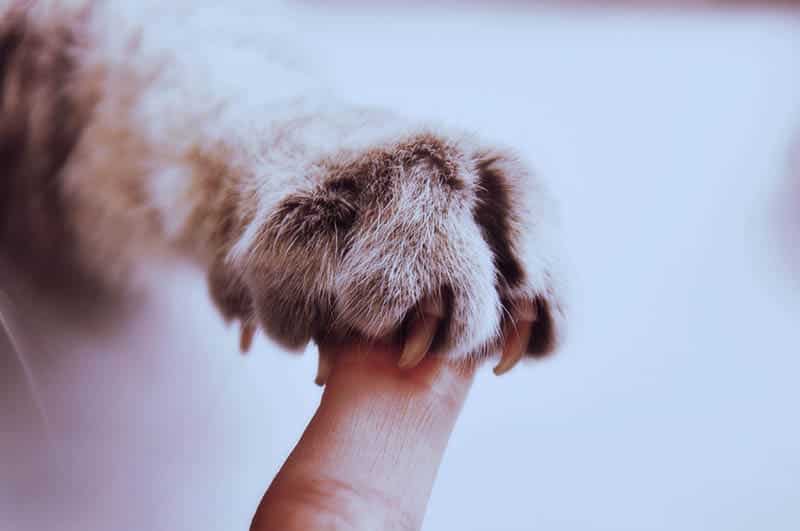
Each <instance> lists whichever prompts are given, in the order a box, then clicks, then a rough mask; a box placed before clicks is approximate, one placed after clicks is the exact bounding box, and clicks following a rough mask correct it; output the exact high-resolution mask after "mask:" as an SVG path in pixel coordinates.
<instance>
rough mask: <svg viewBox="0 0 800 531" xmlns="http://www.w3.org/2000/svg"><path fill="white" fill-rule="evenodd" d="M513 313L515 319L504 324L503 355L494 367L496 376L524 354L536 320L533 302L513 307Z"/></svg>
mask: <svg viewBox="0 0 800 531" xmlns="http://www.w3.org/2000/svg"><path fill="white" fill-rule="evenodd" d="M514 314H515V315H516V317H515V319H513V320H512V321H511V322H510V323H509V324H508V325H507V326H506V333H505V342H504V344H503V355H502V357H501V358H500V362H499V363H498V364H497V365H496V366H495V368H494V373H495V374H496V375H497V376H500V375H502V374H505V373H507V372H508V371H510V370H511V369H513V368H514V366H515V365H516V364H517V363H519V360H521V359H522V356H524V355H525V351H526V350H527V348H528V342H529V341H530V339H531V330H532V329H533V322H534V321H535V320H536V308H534V306H533V304H531V303H529V302H526V303H523V304H521V305H519V307H517V308H515V309H514Z"/></svg>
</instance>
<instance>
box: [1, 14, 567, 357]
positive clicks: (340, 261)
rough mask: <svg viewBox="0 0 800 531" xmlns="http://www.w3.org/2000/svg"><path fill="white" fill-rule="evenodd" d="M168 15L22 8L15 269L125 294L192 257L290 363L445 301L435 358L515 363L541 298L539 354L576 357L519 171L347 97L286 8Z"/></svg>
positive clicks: (12, 190)
mask: <svg viewBox="0 0 800 531" xmlns="http://www.w3.org/2000/svg"><path fill="white" fill-rule="evenodd" d="M160 4H165V3H162V2H154V1H141V2H124V1H122V0H120V1H114V0H109V1H106V2H102V1H99V0H98V1H81V2H68V1H62V2H52V1H45V0H42V1H39V2H21V1H15V2H5V3H4V6H3V7H2V13H3V14H2V22H0V168H2V170H0V171H1V172H2V173H0V253H1V254H2V255H3V256H4V258H5V259H8V260H12V261H14V262H15V263H17V264H18V265H19V266H20V268H21V269H25V270H27V271H30V272H32V274H34V275H35V277H36V278H37V282H42V283H44V282H48V283H55V284H57V283H58V282H64V281H65V279H69V280H68V281H69V282H73V281H74V278H75V277H80V278H82V279H89V280H87V281H91V282H95V283H98V284H100V285H103V286H105V287H107V288H108V289H119V288H121V287H125V286H128V285H130V284H131V280H130V279H131V278H133V277H135V275H134V274H133V272H134V271H137V270H139V269H141V268H146V266H147V264H148V262H149V260H150V259H151V258H153V257H157V256H176V257H184V258H189V259H191V260H192V261H194V262H195V263H196V264H197V265H198V267H201V268H203V269H204V270H205V271H207V274H208V279H209V289H210V293H211V296H212V299H213V301H214V302H215V303H216V305H217V307H218V308H219V310H220V311H221V313H222V315H223V316H224V317H225V318H226V319H237V320H240V321H242V322H243V323H245V324H248V325H250V326H258V327H260V328H263V330H265V331H266V333H268V334H269V335H270V336H271V337H273V338H274V339H276V340H278V341H279V342H280V343H282V344H283V345H285V346H286V347H288V348H300V347H302V346H303V345H305V344H306V343H307V342H308V341H309V340H312V339H316V340H319V339H321V338H324V337H328V336H331V335H336V336H338V335H346V334H351V333H359V334H365V335H367V336H371V337H380V336H385V335H388V334H393V333H397V332H398V331H401V332H402V330H403V329H404V327H405V326H407V324H408V322H409V319H411V317H412V316H413V315H414V312H415V311H417V309H418V304H419V303H420V301H421V300H423V299H425V298H430V297H437V298H438V299H439V300H441V301H443V304H444V305H445V307H446V312H445V314H446V317H445V319H444V323H443V325H442V327H441V328H440V330H439V331H438V332H437V333H436V337H435V338H434V344H433V350H434V351H437V352H440V353H443V354H446V355H448V356H450V357H452V358H453V359H478V358H481V357H485V356H487V355H488V354H490V353H491V352H493V351H495V350H496V349H498V348H499V347H500V345H501V342H502V336H503V331H504V330H506V326H505V325H506V324H507V323H506V321H507V320H508V316H509V315H512V314H513V313H514V310H515V308H516V307H517V306H520V305H523V306H524V305H527V307H531V306H532V307H533V308H534V312H535V317H536V319H535V323H534V327H533V333H532V335H531V338H530V341H529V343H528V345H527V348H526V352H527V353H528V354H530V355H534V356H540V355H544V354H547V353H548V352H551V351H552V350H553V349H554V348H555V346H556V345H557V343H558V339H559V337H560V336H561V334H562V328H563V321H564V308H563V303H562V300H561V291H562V283H563V280H562V278H561V265H560V263H559V254H560V253H559V251H558V248H559V238H558V231H557V226H556V225H557V223H556V217H557V214H556V212H555V208H554V205H553V201H552V199H551V198H550V196H549V195H548V193H547V190H546V189H545V188H544V186H543V184H542V183H541V181H540V180H539V179H538V178H537V177H536V176H535V175H534V174H533V173H532V172H531V171H530V170H529V169H528V166H527V165H525V164H523V163H522V162H520V160H519V159H518V157H517V156H515V155H514V154H513V153H512V152H511V151H509V150H507V149H505V148H497V147H493V146H487V145H484V144H483V143H482V142H481V141H480V140H479V139H478V138H476V137H474V136H472V135H469V134H465V133H461V132H457V131H449V130H446V129H444V128H442V127H439V126H431V125H427V124H417V123H412V122H410V121H408V120H405V119H403V118H402V117H398V116H395V115H393V114H391V113H388V112H384V111H381V110H378V109H372V108H364V107H356V106H352V105H349V104H342V103H339V102H337V101H336V100H335V99H333V98H332V97H331V96H330V95H329V93H328V91H326V90H325V89H324V87H322V86H321V84H320V82H319V81H318V80H316V79H315V78H314V76H313V74H312V73H310V72H309V71H307V70H306V69H305V67H304V66H302V61H299V60H296V58H295V57H293V56H292V55H291V54H287V52H286V50H285V46H284V44H283V42H285V40H283V39H282V38H277V37H275V38H274V39H273V37H274V35H273V32H272V31H271V30H272V28H273V27H275V33H276V34H281V32H283V33H286V32H287V31H289V29H287V28H290V27H291V24H290V23H289V22H286V23H285V25H284V22H283V21H284V20H287V21H288V20H290V19H288V18H284V14H283V13H282V11H281V10H280V9H279V8H276V7H273V6H269V7H268V8H263V3H260V2H252V3H249V2H246V1H243V2H242V6H241V10H238V11H237V13H229V12H226V11H225V9H226V8H225V7H224V6H222V4H223V3H219V2H214V3H212V2H203V1H197V2H171V3H168V4H169V5H168V6H164V5H160ZM261 9H265V10H266V14H263V15H260V18H259V17H256V16H253V13H255V12H256V11H257V10H261ZM258 12H259V13H260V11H258ZM248 20H251V21H252V20H256V21H259V24H257V25H256V26H257V27H255V28H252V29H251V30H249V32H248V30H246V29H244V28H246V22H247V21H248ZM267 22H268V24H267ZM252 25H253V24H252V22H250V26H252ZM265 28H268V29H265ZM504 323H505V324H504Z"/></svg>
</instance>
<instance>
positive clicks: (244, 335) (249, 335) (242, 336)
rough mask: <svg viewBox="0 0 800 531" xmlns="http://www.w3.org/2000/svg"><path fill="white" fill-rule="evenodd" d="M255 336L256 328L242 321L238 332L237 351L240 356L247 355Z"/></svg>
mask: <svg viewBox="0 0 800 531" xmlns="http://www.w3.org/2000/svg"><path fill="white" fill-rule="evenodd" d="M255 335H256V327H255V325H254V324H253V323H251V322H246V321H242V324H241V328H240V330H239V350H240V351H241V353H242V354H247V353H248V352H249V351H250V347H251V346H252V345H253V336H255Z"/></svg>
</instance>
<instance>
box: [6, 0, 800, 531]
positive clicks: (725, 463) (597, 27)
mask: <svg viewBox="0 0 800 531" xmlns="http://www.w3.org/2000/svg"><path fill="white" fill-rule="evenodd" d="M315 13H316V12H315ZM311 17H312V22H311V26H310V28H311V30H312V31H311V32H310V33H311V34H312V35H314V42H313V43H312V44H313V45H319V48H320V49H321V51H320V53H321V54H323V55H319V56H317V62H318V63H320V64H321V65H322V66H323V67H324V68H325V70H326V71H327V72H328V73H329V75H330V76H331V78H332V79H333V80H334V83H335V84H336V85H338V87H339V88H340V89H341V91H342V92H343V93H344V94H348V95H349V97H351V98H352V99H353V100H355V101H358V102H362V103H375V104H383V105H389V106H391V107H393V108H395V109H398V110H401V111H403V112H407V113H410V114H414V115H418V116H420V117H425V118H440V119H442V120H445V121H447V122H448V123H451V124H455V125H461V126H465V127H468V128H471V129H474V130H476V131H479V132H481V133H483V134H484V135H485V136H488V137H489V138H494V139H498V140H501V141H504V142H507V143H510V144H512V145H515V146H517V147H518V148H519V149H521V150H523V151H524V152H526V153H527V154H528V155H529V157H530V158H531V159H532V160H534V161H536V164H537V168H538V170H539V171H540V173H541V174H542V175H544V176H545V177H546V178H547V179H548V180H549V181H550V182H552V185H553V188H554V190H555V191H556V192H557V195H558V196H559V197H560V198H561V202H562V205H563V210H564V218H565V221H566V239H567V247H568V249H569V252H570V258H571V262H572V263H573V264H574V270H575V272H574V275H573V277H574V282H573V289H572V291H573V299H572V300H573V304H572V309H573V312H572V318H571V327H570V331H571V333H570V341H569V343H568V345H567V347H566V348H565V349H564V350H563V351H562V352H561V353H560V354H559V355H558V356H557V357H556V358H554V359H552V360H550V361H547V362H543V363H539V364H532V365H528V366H526V367H523V368H518V369H517V370H515V371H513V372H512V373H511V374H510V375H508V376H505V377H503V378H495V377H494V376H492V375H491V372H490V371H488V370H483V371H482V372H481V373H480V374H479V376H478V379H477V382H476V385H475V387H474V389H473V391H472V393H471V395H470V398H469V400H468V402H467V404H466V407H465V409H464V412H463V415H462V417H461V419H460V421H459V423H458V425H457V427H456V430H455V433H454V435H453V438H452V443H451V445H450V447H449V449H448V452H447V454H446V456H445V459H444V462H443V465H442V468H441V471H440V474H439V479H438V482H437V484H436V487H435V490H434V493H433V498H432V500H431V503H430V507H429V511H428V516H427V520H426V524H425V529H426V530H446V529H447V530H449V529H458V530H487V531H489V530H491V531H502V530H538V529H541V530H548V531H577V530H580V531H589V530H613V531H622V530H631V531H633V530H636V531H642V530H654V531H655V530H664V531H666V530H670V531H672V530H677V529H681V530H684V531H694V530H697V531H709V530H720V531H722V530H724V531H735V530H760V529H768V530H770V531H783V530H786V531H789V530H796V529H800V424H799V423H798V411H797V410H798V404H800V386H799V385H798V378H799V377H800V346H798V344H799V343H800V270H798V268H797V265H796V264H795V265H793V264H792V263H791V261H790V257H792V256H797V254H793V253H795V252H796V249H795V250H794V251H793V250H792V249H791V248H788V247H790V246H791V245H797V241H798V240H797V238H796V234H795V235H794V236H795V237H792V234H791V232H790V231H791V229H789V228H787V227H791V226H792V225H791V223H792V221H789V219H790V218H791V216H792V215H794V214H796V213H797V212H798V210H793V208H797V206H796V203H795V204H794V205H793V204H792V202H791V200H790V199H789V194H790V192H791V191H792V190H794V193H797V192H798V190H800V187H798V186H797V185H796V184H795V185H792V182H791V179H792V171H791V169H792V165H791V163H790V160H791V158H790V153H791V145H792V140H793V138H797V137H798V135H800V61H799V60H798V58H799V57H800V19H798V18H797V17H796V16H794V17H793V16H791V15H789V14H787V13H784V12H780V11H772V12H763V13H760V12H757V11H737V12H716V11H703V10H695V11H692V12H688V13H687V12H681V11H641V10H639V11H630V12H629V11H624V10H590V11H576V10H561V11H559V10H553V9H549V10H537V11H530V10H528V11H526V10H522V9H521V8H519V7H517V8H513V9H505V10H502V9H495V10H488V9H481V8H475V7H473V8H469V9H460V10H454V9H451V8H444V7H441V8H438V9H437V10H433V11H431V10H425V11H422V10H417V9H405V10H388V9H381V10H376V9H375V8H368V7H365V6H364V5H362V6H360V7H358V8H352V9H349V10H344V11H342V10H337V11H336V12H335V13H334V12H333V11H330V10H327V11H323V12H322V13H321V14H320V13H317V14H314V15H311ZM793 213H794V214H793ZM794 227H795V229H796V230H797V228H798V227H800V225H797V224H796V225H794ZM787 235H788V236H789V237H786V236H787ZM164 287H165V292H163V293H162V294H161V295H160V296H159V297H158V298H157V299H155V300H153V301H151V302H149V303H148V304H147V305H144V306H143V307H142V308H141V309H140V311H139V315H138V316H137V317H136V318H135V319H134V320H133V321H132V322H133V324H132V325H131V326H129V327H127V328H126V329H125V330H119V331H116V332H113V333H97V334H96V335H95V336H90V337H87V338H83V340H84V341H83V343H81V344H80V345H76V346H75V348H74V350H75V354H74V356H67V357H64V358H62V359H60V360H59V361H58V362H53V361H52V360H50V361H45V360H44V358H42V357H37V356H36V355H32V356H31V359H30V363H31V367H30V369H31V371H32V372H33V374H34V377H35V379H36V381H37V386H38V387H40V388H41V389H42V391H41V396H40V397H39V401H40V406H42V407H43V408H44V410H45V411H46V412H47V422H48V424H49V428H48V432H49V434H50V436H49V440H48V441H44V442H43V440H42V439H41V438H34V439H30V440H29V439H28V437H30V436H29V435H26V434H30V433H39V432H41V427H40V426H39V425H37V422H38V421H36V420H35V419H36V418H38V417H37V416H36V410H35V408H34V404H33V402H32V401H31V400H27V402H26V401H24V400H21V399H19V397H20V396H22V395H21V394H20V393H16V394H15V393H14V392H13V391H8V392H5V394H3V393H0V398H2V399H4V400H5V401H4V402H0V411H2V412H4V413H5V414H6V415H8V418H10V419H11V420H7V421H5V422H4V423H3V424H0V448H3V454H2V456H0V467H2V468H0V530H2V531H6V530H9V531H10V530H39V529H50V528H58V529H62V530H63V529H69V530H72V529H75V530H78V529H80V530H94V529H97V530H101V529H102V530H116V529H125V530H162V529H163V530H182V529H192V530H221V529H226V530H232V529H246V527H247V524H248V522H249V518H250V516H251V514H252V512H253V510H254V509H255V507H256V504H257V502H258V500H259V499H260V497H261V495H262V493H263V491H264V489H265V488H266V486H267V485H268V484H269V481H270V480H271V478H272V476H273V475H274V473H275V472H276V471H277V469H278V467H279V466H280V463H281V462H282V460H283V459H284V458H285V456H286V455H287V454H288V452H289V451H290V449H291V447H292V446H293V444H294V443H295V441H296V440H297V438H298V436H299V434H300V433H301V432H302V429H303V427H304V425H305V423H306V422H307V421H308V419H309V418H310V415H311V414H312V412H313V410H314V408H315V406H316V403H317V400H318V398H319V395H320V391H319V389H318V388H316V387H315V386H314V385H313V384H312V378H313V373H314V370H315V364H316V361H315V359H314V357H313V356H312V355H310V354H311V353H310V352H309V353H307V354H306V355H305V356H303V357H301V358H297V357H291V356H288V355H285V354H283V353H281V352H279V351H278V350H277V349H276V348H274V347H272V346H271V345H269V344H268V343H267V342H266V341H265V340H263V338H259V340H258V341H257V343H256V348H255V350H254V352H253V353H252V354H251V355H250V356H248V357H246V358H242V357H240V356H238V354H237V353H236V349H235V347H236V339H235V332H234V330H232V329H231V330H226V329H224V328H223V326H222V325H221V324H220V322H219V319H218V318H217V317H216V315H214V314H213V312H212V311H211V310H210V307H209V305H208V302H207V297H206V294H205V288H204V286H203V284H202V281H201V279H199V278H194V277H192V276H191V275H188V276H187V274H186V273H179V274H178V273H176V275H175V277H174V280H170V281H168V282H167V281H165V282H164ZM8 319H10V320H12V321H13V316H11V317H8ZM11 325H12V326H11V328H12V330H16V332H17V335H18V336H19V337H18V338H17V341H18V345H17V346H18V348H20V349H21V350H23V351H28V352H38V351H40V350H42V351H44V350H46V349H47V348H46V344H47V342H48V341H61V339H60V338H59V336H58V335H57V334H56V335H54V336H52V337H48V338H44V337H41V336H37V335H36V334H34V333H31V332H30V328H31V327H30V326H29V325H26V323H24V322H21V321H20V320H19V319H18V320H17V322H13V323H11ZM120 344H123V345H126V347H125V348H124V349H120V348H119V347H118V345H120ZM62 346H63V345H62ZM5 349H6V350H5V351H6V352H8V351H9V348H8V346H7V345H6V346H5ZM99 353H102V355H100V354H99ZM3 363H4V364H5V365H3V370H4V371H6V372H5V374H6V375H16V376H9V377H6V378H5V380H6V382H5V385H6V390H8V389H15V388H16V389H17V390H19V389H21V387H22V386H21V383H20V382H22V376H21V375H22V371H21V369H20V367H19V366H15V365H14V364H13V361H10V360H9V359H6V360H5V361H4V362H3ZM14 371H16V372H14ZM0 390H2V388H0ZM4 404H5V406H4ZM2 407H5V410H3V409H2ZM20 419H29V420H28V421H26V422H27V424H28V426H27V429H25V430H23V429H22V428H17V426H23V424H24V423H23V422H22V421H20ZM30 419H34V420H30ZM3 426H6V428H5V433H3V431H2V430H3ZM9 427H10V428H9ZM3 441H5V446H3V444H4V443H3ZM4 477H5V478H6V480H5V481H4V480H3V479H2V478H4Z"/></svg>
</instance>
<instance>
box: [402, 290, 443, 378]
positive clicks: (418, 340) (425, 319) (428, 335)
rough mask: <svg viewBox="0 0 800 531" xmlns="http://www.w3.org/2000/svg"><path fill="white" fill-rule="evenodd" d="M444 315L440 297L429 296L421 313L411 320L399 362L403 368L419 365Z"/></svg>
mask: <svg viewBox="0 0 800 531" xmlns="http://www.w3.org/2000/svg"><path fill="white" fill-rule="evenodd" d="M443 317H444V303H443V302H442V299H441V298H440V297H429V298H427V299H425V300H424V301H423V302H422V304H420V307H419V315H417V316H415V317H414V318H413V320H412V321H411V324H410V326H409V328H408V333H407V334H406V339H405V343H404V344H403V353H402V354H401V355H400V359H399V360H398V362H397V366H398V367H400V368H401V369H411V368H413V367H416V366H417V365H419V362H420V361H422V358H424V357H425V355H426V354H427V353H428V351H429V350H430V348H431V344H433V338H434V337H436V332H437V331H438V330H439V325H440V324H441V321H442V318H443Z"/></svg>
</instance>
